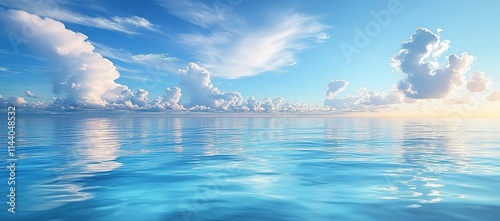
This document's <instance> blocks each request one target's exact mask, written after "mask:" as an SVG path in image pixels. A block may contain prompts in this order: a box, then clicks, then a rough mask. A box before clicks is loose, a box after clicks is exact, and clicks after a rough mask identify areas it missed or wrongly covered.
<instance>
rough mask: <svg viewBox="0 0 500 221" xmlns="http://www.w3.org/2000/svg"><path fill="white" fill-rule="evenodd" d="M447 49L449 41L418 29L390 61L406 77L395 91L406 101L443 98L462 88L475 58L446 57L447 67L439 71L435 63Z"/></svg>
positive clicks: (423, 29) (463, 55) (427, 30)
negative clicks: (406, 99)
mask: <svg viewBox="0 0 500 221" xmlns="http://www.w3.org/2000/svg"><path fill="white" fill-rule="evenodd" d="M448 47H449V41H441V39H440V36H439V35H438V34H435V33H433V32H432V31H430V30H429V29H426V28H418V29H417V30H416V31H415V32H414V33H413V34H412V36H411V37H410V40H409V41H407V42H405V43H404V44H403V45H402V48H401V50H400V51H399V53H398V54H396V55H395V56H394V57H393V58H392V66H393V67H395V68H396V69H398V70H400V71H401V72H403V73H404V74H406V78H405V79H403V80H401V81H400V82H399V83H398V89H399V90H400V91H401V92H403V93H404V94H405V95H406V96H407V97H410V98H414V99H428V98H444V97H446V96H447V95H448V94H449V93H450V92H452V91H453V90H454V89H455V88H457V87H458V86H461V85H462V84H463V82H464V75H465V73H466V72H467V71H469V70H470V66H471V64H472V62H473V60H474V57H473V56H471V55H469V54H468V53H466V52H464V53H462V54H461V55H460V56H458V55H456V54H451V55H448V56H447V57H446V60H447V62H448V65H447V67H445V68H439V64H438V62H437V61H436V59H438V57H439V56H440V55H441V54H442V53H443V52H444V51H446V49H448ZM429 59H434V60H431V61H428V60H429Z"/></svg>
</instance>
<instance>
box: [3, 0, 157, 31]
mask: <svg viewBox="0 0 500 221" xmlns="http://www.w3.org/2000/svg"><path fill="white" fill-rule="evenodd" d="M60 3H61V2H60V1H54V0H47V1H36V2H33V1H28V0H6V1H1V2H0V5H2V6H6V7H9V8H13V9H19V10H23V11H26V12H29V13H32V14H36V15H38V16H43V17H50V18H52V19H55V20H59V21H64V22H70V23H75V24H80V25H85V26H90V27H96V28H101V29H106V30H111V31H119V32H123V33H127V34H137V33H138V32H137V30H141V29H142V30H150V31H158V29H157V27H156V26H155V25H153V24H151V22H149V21H148V20H147V19H145V18H142V17H139V16H135V15H134V16H130V17H119V16H113V17H104V16H99V17H90V16H85V15H81V14H79V13H76V12H74V11H70V10H67V9H65V8H64V5H62V4H60Z"/></svg>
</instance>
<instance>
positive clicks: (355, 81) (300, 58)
mask: <svg viewBox="0 0 500 221" xmlns="http://www.w3.org/2000/svg"><path fill="white" fill-rule="evenodd" d="M498 9H500V2H498V1H487V0H485V1H478V2H472V1H460V2H457V1H450V0H444V1H438V2H435V1H411V0H381V1H361V0H359V1H330V0H324V1H321V0H318V1H313V2H311V1H299V0H291V1H260V0H256V1H249V0H214V1H212V0H210V1H194V0H187V1H177V0H170V1H166V0H163V1H161V0H159V1H116V0H115V1H62V0H59V1H52V0H49V1H19V0H15V1H10V0H7V1H2V2H0V23H2V25H1V26H0V28H1V29H2V31H1V34H0V60H1V63H0V79H1V80H0V106H6V105H8V104H15V105H17V106H20V107H24V108H28V109H30V108H33V109H50V110H67V109H97V110H99V109H129V110H155V111H162V110H179V111H181V110H182V111H185V110H191V111H214V110H215V111H239V112H241V111H244V112H245V111H246V112H273V111H334V112H384V113H390V112H398V111H399V112H401V111H403V112H433V111H434V112H443V111H448V112H450V110H452V111H451V112H453V113H451V114H458V115H466V114H470V113H473V112H484V113H486V112H488V113H497V112H498V111H499V110H500V84H499V81H500V62H498V56H497V55H496V52H498V51H500V46H499V44H498V43H497V39H498V37H497V36H499V35H500V29H498V28H496V27H499V26H500V24H499V23H500V14H498Z"/></svg>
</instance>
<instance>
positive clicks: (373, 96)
mask: <svg viewBox="0 0 500 221" xmlns="http://www.w3.org/2000/svg"><path fill="white" fill-rule="evenodd" d="M363 95H364V96H362V99H361V103H362V104H364V105H374V106H379V105H391V104H399V103H402V102H403V101H404V100H405V99H404V98H405V97H404V95H403V94H402V93H401V92H399V91H398V90H397V88H396V87H394V88H393V89H392V90H391V91H390V92H389V93H381V92H378V91H369V92H366V93H364V94H363Z"/></svg>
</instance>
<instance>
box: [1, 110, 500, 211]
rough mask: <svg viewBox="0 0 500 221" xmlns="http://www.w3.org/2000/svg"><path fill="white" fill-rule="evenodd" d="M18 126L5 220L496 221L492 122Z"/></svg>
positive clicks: (495, 127)
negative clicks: (12, 210) (13, 202)
mask: <svg viewBox="0 0 500 221" xmlns="http://www.w3.org/2000/svg"><path fill="white" fill-rule="evenodd" d="M1 123H2V125H6V122H5V121H1ZM17 123H18V126H17V128H16V129H17V134H18V137H17V142H18V143H17V144H18V146H19V147H18V149H17V154H18V157H19V160H18V168H17V170H18V171H17V175H16V176H17V177H16V178H17V208H16V209H17V213H16V214H15V215H10V214H8V213H7V212H6V210H7V205H6V204H5V203H2V207H1V208H2V211H1V212H0V217H2V218H1V219H0V220H185V221H188V220H193V221H194V220H231V221H232V220H300V221H303V220H419V221H420V220H498V219H499V217H500V133H499V131H500V120H498V119H497V120H495V119H493V120H492V119H464V120H460V121H458V122H457V121H453V122H450V121H446V120H443V119H418V118H409V119H403V118H400V119H391V118H379V119H376V118H209V117H174V118H172V117H78V116H77V115H76V114H75V115H71V116H50V117H21V118H18V122H17ZM1 132H2V134H5V133H6V129H5V128H2V131H1ZM5 139H6V138H5ZM2 154H4V155H6V151H3V152H2ZM5 158H6V157H2V158H1V159H5ZM4 164H6V165H7V163H6V161H5V162H4ZM0 172H1V174H2V177H4V180H5V182H4V181H3V180H2V181H0V183H1V184H0V188H1V192H2V193H3V195H5V194H8V187H7V185H6V181H7V178H8V174H7V170H6V169H5V167H4V166H2V168H1V171H0ZM6 201H7V197H3V202H6Z"/></svg>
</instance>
